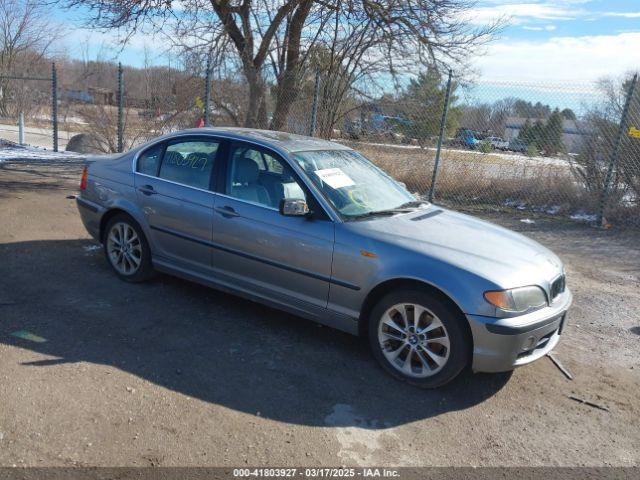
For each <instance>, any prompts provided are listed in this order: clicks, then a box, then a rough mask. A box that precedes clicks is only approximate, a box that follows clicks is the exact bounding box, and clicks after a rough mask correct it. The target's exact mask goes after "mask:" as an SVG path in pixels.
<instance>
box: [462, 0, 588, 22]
mask: <svg viewBox="0 0 640 480" xmlns="http://www.w3.org/2000/svg"><path fill="white" fill-rule="evenodd" d="M583 3H586V2H585V1H582V0H581V1H577V2H568V1H564V2H542V3H534V2H529V3H506V4H505V3H500V4H497V3H496V4H495V5H493V6H483V7H477V8H473V9H471V10H469V11H468V12H467V13H466V14H465V19H466V20H467V21H469V22H472V23H474V24H483V25H484V24H487V23H491V21H493V20H496V19H499V18H507V19H509V21H510V23H511V24H513V25H521V24H525V23H530V22H532V21H537V20H554V21H563V20H574V19H576V18H577V17H580V16H583V15H585V14H587V13H588V12H587V11H586V10H584V9H582V8H580V7H576V6H575V5H580V4H583Z"/></svg>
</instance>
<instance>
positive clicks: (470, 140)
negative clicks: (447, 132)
mask: <svg viewBox="0 0 640 480" xmlns="http://www.w3.org/2000/svg"><path fill="white" fill-rule="evenodd" d="M476 133H477V132H475V131H473V130H470V129H468V128H460V129H458V131H457V132H456V136H455V137H454V139H453V141H452V142H451V144H452V146H461V147H465V148H472V149H474V148H476V147H477V146H478V145H479V144H480V142H481V141H482V140H481V139H480V138H478V136H477V135H476Z"/></svg>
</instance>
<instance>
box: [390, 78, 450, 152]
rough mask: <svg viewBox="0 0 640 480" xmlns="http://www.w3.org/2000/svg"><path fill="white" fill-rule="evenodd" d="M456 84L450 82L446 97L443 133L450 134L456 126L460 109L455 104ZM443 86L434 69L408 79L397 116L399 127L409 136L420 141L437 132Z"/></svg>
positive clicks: (441, 106) (443, 82) (441, 79)
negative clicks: (403, 118) (404, 121)
mask: <svg viewBox="0 0 640 480" xmlns="http://www.w3.org/2000/svg"><path fill="white" fill-rule="evenodd" d="M456 88H457V85H456V83H455V82H454V83H453V84H452V85H451V96H450V98H449V112H448V114H447V124H446V133H447V135H451V134H453V132H455V130H456V129H457V128H458V123H459V118H460V113H461V112H460V109H459V108H457V107H456V106H455V103H456V100H457V97H456V96H455V91H456ZM446 91H447V85H446V81H445V79H443V77H442V75H441V74H440V73H439V72H438V71H437V70H435V69H429V70H427V71H426V72H421V73H419V74H418V77H417V78H415V79H411V81H410V83H409V85H408V86H407V88H406V90H405V91H404V92H403V93H402V95H401V96H400V102H399V103H400V105H401V107H400V110H401V116H403V117H405V119H406V124H404V125H402V126H401V129H402V130H403V132H404V133H405V135H407V136H408V137H410V138H416V139H418V140H419V141H420V142H423V141H425V140H427V139H429V138H430V137H435V136H437V135H438V133H439V131H440V120H441V118H442V108H443V107H444V100H445V96H446Z"/></svg>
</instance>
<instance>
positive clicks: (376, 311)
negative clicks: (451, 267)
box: [368, 288, 472, 388]
mask: <svg viewBox="0 0 640 480" xmlns="http://www.w3.org/2000/svg"><path fill="white" fill-rule="evenodd" d="M403 303H407V304H416V305H420V306H422V307H424V308H426V309H427V310H429V311H430V312H432V313H433V314H434V315H435V316H436V317H437V318H438V319H439V320H440V322H441V323H442V325H443V326H444V328H445V329H446V330H445V333H446V335H447V336H448V339H449V349H448V358H447V360H446V363H444V365H443V366H442V367H440V370H439V371H437V373H434V374H433V375H431V376H426V377H422V378H418V377H414V376H410V375H408V374H405V373H403V372H401V371H400V370H399V369H398V368H399V367H396V366H394V365H393V364H392V363H391V361H390V360H389V359H387V357H386V356H385V354H384V353H383V347H382V345H381V344H380V341H379V339H378V333H379V332H378V329H379V327H380V323H381V322H382V320H383V315H385V314H386V313H387V311H389V309H391V308H393V307H394V306H396V305H398V304H403ZM420 318H421V319H422V323H420V324H421V325H425V324H428V322H430V319H431V317H430V316H429V315H428V314H427V316H421V317H420ZM398 325H399V324H398ZM384 328H385V329H387V327H384ZM423 328H424V327H423ZM387 331H388V329H387ZM441 334H442V330H434V336H439V335H441ZM429 335H430V334H427V335H426V337H425V338H428V337H429ZM368 339H369V345H370V346H371V350H372V352H373V356H374V357H375V358H376V360H377V361H378V362H379V363H380V365H381V366H382V368H384V369H385V370H386V371H387V372H388V373H390V374H391V375H392V376H394V377H395V378H397V379H398V380H402V381H403V382H406V383H409V384H411V385H414V386H416V387H420V388H437V387H440V386H442V385H444V384H446V383H448V382H450V381H451V380H453V379H454V378H455V377H456V376H458V374H459V373H460V372H461V371H462V370H463V369H464V368H465V367H466V366H467V365H468V364H469V361H470V359H471V347H472V340H471V338H470V334H469V331H468V326H467V325H466V319H465V318H464V316H463V315H462V314H461V313H460V312H459V311H457V310H456V309H455V308H453V307H452V306H451V305H450V304H449V303H448V302H447V301H445V300H443V299H441V298H439V297H438V296H435V295H432V294H430V293H429V292H427V291H422V290H420V289H418V288H400V289H397V290H394V291H392V292H390V293H388V294H387V295H385V296H384V297H383V298H382V299H381V300H380V301H379V302H378V303H377V304H376V305H375V307H374V308H373V309H372V311H371V314H370V315H369V323H368ZM407 341H409V340H408V339H407ZM418 341H419V340H418ZM423 341H426V340H423ZM401 342H402V341H401V340H398V341H396V340H392V341H391V343H390V344H387V348H390V349H392V350H395V348H396V347H397V346H398V345H401V344H402V343H401ZM430 345H431V344H430ZM436 347H437V348H442V350H441V352H446V351H447V350H446V349H444V347H441V346H439V345H436ZM409 348H411V347H410V345H407V347H406V350H404V352H408V351H409V350H408V349H409ZM415 348H416V349H417V348H418V347H417V346H416V347H415ZM420 348H423V347H420ZM396 351H397V350H396ZM425 353H426V352H425ZM417 355H418V354H417V353H415V354H414V357H412V358H413V360H414V361H413V362H412V363H413V364H417V365H418V367H420V366H421V363H422V364H423V363H424V362H421V360H420V358H418V357H417ZM443 356H444V355H443ZM404 358H405V361H406V358H407V354H406V353H405V354H404ZM396 361H402V357H399V358H398V359H397V360H396ZM418 367H416V369H417V368H418ZM422 368H424V367H422ZM437 368H438V367H437V366H435V364H434V370H437ZM425 371H426V369H425Z"/></svg>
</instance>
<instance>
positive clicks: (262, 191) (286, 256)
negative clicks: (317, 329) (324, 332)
mask: <svg viewBox="0 0 640 480" xmlns="http://www.w3.org/2000/svg"><path fill="white" fill-rule="evenodd" d="M227 158H228V159H227V162H226V163H225V167H226V168H225V169H224V170H225V174H224V182H223V185H221V186H220V190H221V193H220V194H219V197H218V199H217V201H216V205H215V213H214V216H213V218H214V220H213V231H214V235H213V240H214V244H215V246H216V250H215V252H214V257H213V265H214V269H215V271H216V276H217V277H218V278H220V279H222V280H224V281H225V282H227V283H231V284H232V285H234V286H235V287H237V288H240V289H243V290H247V291H250V292H252V293H254V294H257V295H259V296H262V297H266V298H269V299H271V300H274V301H276V302H280V303H286V304H287V305H289V306H292V307H294V308H297V309H300V310H303V311H305V312H307V313H311V314H318V313H319V312H321V311H323V310H324V309H325V308H326V306H327V301H328V295H329V282H330V277H331V260H332V255H333V242H334V224H333V222H332V221H331V220H330V219H329V218H328V217H327V216H326V214H325V213H324V212H323V211H322V210H321V207H320V206H319V205H316V204H314V203H313V198H312V197H310V195H311V194H310V193H309V192H308V191H307V190H306V186H305V185H304V183H302V182H301V181H300V179H299V178H298V176H297V174H296V173H295V172H294V171H293V169H292V168H291V167H290V166H289V165H288V164H287V163H286V161H285V160H284V159H282V158H281V157H280V156H279V155H278V154H276V153H274V152H272V151H270V150H267V149H264V148H262V147H258V146H255V145H251V144H244V143H239V142H237V143H236V142H234V143H233V144H231V145H230V148H229V154H228V157H227ZM285 197H287V198H303V199H306V200H307V202H308V203H309V205H310V207H311V208H312V209H313V210H314V211H315V215H314V216H313V217H312V218H306V217H286V216H283V215H281V214H280V212H279V209H278V206H279V203H280V201H281V200H282V199H283V198H285Z"/></svg>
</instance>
